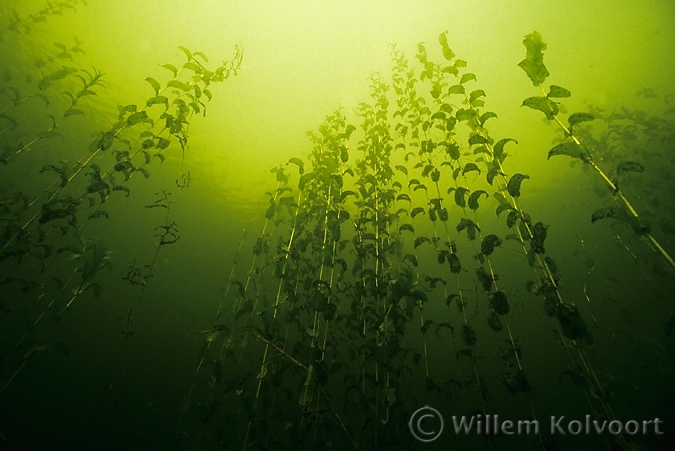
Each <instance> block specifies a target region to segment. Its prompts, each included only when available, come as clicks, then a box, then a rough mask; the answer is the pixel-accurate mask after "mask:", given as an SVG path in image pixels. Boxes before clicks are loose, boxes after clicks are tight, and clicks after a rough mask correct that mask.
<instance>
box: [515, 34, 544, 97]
mask: <svg viewBox="0 0 675 451" xmlns="http://www.w3.org/2000/svg"><path fill="white" fill-rule="evenodd" d="M523 45H524V46H525V48H526V49H527V54H526V55H525V59H524V60H522V61H521V62H520V63H519V64H518V66H520V68H521V69H523V70H524V71H525V73H526V74H527V76H528V77H530V80H532V84H533V85H534V86H538V85H540V84H541V83H543V82H544V81H545V80H546V77H548V76H549V73H548V69H546V66H545V65H544V50H546V44H545V43H544V41H543V40H542V38H541V34H539V32H538V31H535V32H533V33H530V34H528V35H527V36H525V39H523Z"/></svg>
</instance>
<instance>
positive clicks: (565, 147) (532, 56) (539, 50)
mask: <svg viewBox="0 0 675 451" xmlns="http://www.w3.org/2000/svg"><path fill="white" fill-rule="evenodd" d="M523 45H525V47H526V48H527V55H526V57H525V59H524V60H523V61H521V62H520V64H519V66H520V67H521V68H522V69H523V70H524V71H525V73H527V76H528V77H529V78H530V80H531V81H532V84H533V85H534V86H537V87H539V89H540V90H541V92H542V94H543V96H540V97H529V98H527V99H525V100H524V101H523V106H527V107H529V108H532V109H535V110H539V111H541V112H543V113H544V114H545V115H546V119H547V120H550V121H555V122H556V123H557V124H558V125H559V126H560V127H561V128H562V129H563V131H564V132H565V136H566V137H567V138H569V139H568V142H564V143H562V144H558V145H557V146H555V147H553V148H552V149H551V150H549V151H548V158H551V157H552V156H557V155H566V156H569V157H572V158H576V159H579V160H581V161H583V162H584V164H588V165H590V166H591V167H592V168H593V170H594V171H595V172H596V173H597V174H598V175H599V176H600V177H601V178H602V180H604V182H605V183H606V184H607V186H608V187H609V189H610V190H611V192H612V194H613V195H614V197H615V198H616V199H618V200H620V201H621V202H620V203H619V202H618V201H616V202H617V204H618V205H617V206H616V207H606V208H602V209H600V210H598V211H596V212H595V213H593V215H592V217H591V221H592V222H595V221H597V220H600V219H606V218H612V219H615V220H619V221H622V222H624V223H626V224H627V225H629V226H630V227H631V228H632V229H633V231H634V232H635V233H636V234H638V235H640V236H643V237H645V238H646V239H647V240H648V241H649V243H650V245H651V246H652V247H653V248H654V250H655V251H656V252H658V253H659V254H661V256H662V257H663V258H664V259H665V261H666V262H667V264H668V265H669V267H670V270H671V271H673V270H675V261H674V260H673V259H672V257H671V256H670V254H669V253H668V252H667V251H666V250H665V249H664V248H663V247H662V246H661V244H659V242H658V241H657V240H656V239H655V238H654V237H653V236H652V234H651V226H650V225H649V223H648V222H647V221H645V220H644V219H642V217H641V216H640V215H639V214H638V212H637V211H636V210H635V208H634V207H633V205H632V204H631V203H630V202H629V200H628V199H627V198H626V197H625V196H624V194H623V192H622V191H621V189H620V188H619V178H620V177H621V175H622V174H625V173H627V172H643V171H644V167H643V166H642V164H640V163H638V162H636V161H622V162H620V163H618V164H617V166H616V169H615V171H616V176H615V177H614V179H612V178H610V177H609V176H608V175H607V174H606V173H605V172H604V171H603V170H602V169H601V168H600V167H599V166H598V165H597V164H596V163H595V161H594V154H593V151H592V149H590V148H589V147H588V146H584V145H582V143H581V142H580V141H579V139H577V136H576V135H575V134H574V127H575V126H577V125H578V124H581V123H583V122H588V121H592V120H593V119H594V116H593V115H592V114H589V113H584V112H581V113H573V114H571V115H570V116H569V117H568V119H567V122H568V124H569V125H565V124H564V123H563V122H562V121H561V120H560V118H559V117H558V115H559V112H560V108H559V107H558V104H559V102H557V101H556V100H557V99H561V98H566V97H569V96H570V95H571V93H570V91H569V90H567V89H565V88H563V87H561V86H557V85H551V86H550V87H549V92H548V93H547V92H546V90H545V89H544V86H543V83H544V82H545V81H546V78H547V77H548V76H549V72H548V69H546V66H545V65H544V53H543V52H544V50H546V44H545V43H544V41H543V40H542V37H541V35H540V34H539V33H537V32H534V33H531V34H529V35H527V36H526V37H525V39H524V40H523ZM553 99H556V100H553ZM624 207H625V209H624ZM626 210H627V211H626Z"/></svg>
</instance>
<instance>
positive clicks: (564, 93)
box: [546, 85, 572, 98]
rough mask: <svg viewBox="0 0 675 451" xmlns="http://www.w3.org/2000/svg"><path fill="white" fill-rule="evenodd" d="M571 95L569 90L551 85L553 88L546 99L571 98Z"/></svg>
mask: <svg viewBox="0 0 675 451" xmlns="http://www.w3.org/2000/svg"><path fill="white" fill-rule="evenodd" d="M571 95H572V93H571V92H569V91H568V90H567V89H565V88H562V87H560V86H556V85H551V87H550V88H549V91H548V94H546V97H557V98H561V97H569V96H571Z"/></svg>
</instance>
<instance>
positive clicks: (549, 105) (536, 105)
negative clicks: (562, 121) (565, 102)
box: [521, 97, 559, 121]
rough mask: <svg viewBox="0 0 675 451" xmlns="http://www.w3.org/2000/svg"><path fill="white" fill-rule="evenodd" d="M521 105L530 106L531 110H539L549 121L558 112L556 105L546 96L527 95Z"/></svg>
mask: <svg viewBox="0 0 675 451" xmlns="http://www.w3.org/2000/svg"><path fill="white" fill-rule="evenodd" d="M521 106H526V107H528V108H532V109H533V110H539V111H541V112H542V113H544V114H545V115H546V119H548V120H549V121H552V120H553V117H554V116H555V115H556V114H558V111H559V110H558V105H556V103H555V102H553V101H552V100H551V99H549V98H548V97H528V98H527V99H525V100H523V104H522V105H521Z"/></svg>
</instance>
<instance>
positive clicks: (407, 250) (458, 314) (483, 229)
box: [176, 33, 635, 450]
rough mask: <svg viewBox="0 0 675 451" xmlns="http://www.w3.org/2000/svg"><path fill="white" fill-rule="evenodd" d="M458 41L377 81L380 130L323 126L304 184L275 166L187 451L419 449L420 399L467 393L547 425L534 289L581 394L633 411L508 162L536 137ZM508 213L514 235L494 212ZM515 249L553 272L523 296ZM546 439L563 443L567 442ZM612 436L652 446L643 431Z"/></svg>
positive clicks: (182, 435) (365, 108) (187, 434)
mask: <svg viewBox="0 0 675 451" xmlns="http://www.w3.org/2000/svg"><path fill="white" fill-rule="evenodd" d="M439 44H440V47H441V51H442V55H443V57H444V59H445V61H444V63H442V64H437V63H434V62H433V61H432V60H431V58H430V57H429V55H428V54H427V49H426V47H425V46H424V45H423V44H420V45H419V46H418V52H417V55H416V59H417V61H418V62H419V65H420V66H421V69H418V70H419V72H418V75H416V70H415V69H411V68H410V67H408V62H407V60H406V59H405V55H404V54H403V53H402V52H400V51H397V50H396V49H395V48H394V49H393V51H392V59H393V64H394V68H393V77H392V83H391V85H389V84H387V82H386V81H385V80H384V79H383V78H382V77H381V76H380V75H379V74H374V75H373V76H372V77H371V78H370V79H369V83H370V89H371V99H370V102H362V103H360V104H359V105H358V107H357V109H356V115H357V117H358V118H359V120H360V121H361V124H360V127H359V128H358V129H357V128H356V127H355V126H354V125H351V124H349V122H348V121H347V118H346V117H345V116H344V114H343V113H342V111H341V110H339V111H336V112H335V113H334V114H333V115H330V116H327V117H326V120H325V122H324V123H323V124H322V125H321V126H320V127H319V130H318V133H310V134H309V136H310V140H311V142H312V145H313V149H312V152H311V154H310V155H309V159H308V160H307V163H305V160H303V159H301V158H298V157H295V158H291V159H290V160H289V162H288V165H287V166H289V167H291V166H292V167H294V168H296V169H297V174H296V173H295V171H289V170H288V168H285V167H283V166H280V167H277V168H275V169H273V172H274V173H275V174H276V178H277V187H276V189H275V190H274V191H271V192H270V193H268V194H269V202H270V204H269V206H268V207H267V210H266V212H265V224H264V226H263V228H262V232H261V233H260V235H259V236H258V237H257V238H256V242H255V245H254V246H253V262H254V263H252V264H251V266H250V269H249V270H248V272H247V273H246V274H245V277H244V278H243V279H241V280H236V279H232V276H231V278H230V282H229V288H228V289H227V290H226V293H229V296H230V297H229V299H231V300H232V302H233V305H234V312H233V314H232V316H231V317H230V318H226V319H220V318H217V323H216V324H215V325H214V326H213V328H207V329H205V330H204V331H202V332H204V333H205V334H206V339H205V340H204V344H205V346H204V348H203V350H202V352H200V355H199V362H198V364H197V372H196V373H195V378H194V379H193V386H192V387H191V388H190V391H189V393H188V395H187V402H188V403H189V402H191V403H192V404H186V405H185V407H186V409H187V410H188V411H190V412H194V414H195V417H194V421H192V422H189V421H183V422H182V429H181V427H179V435H178V437H177V442H176V449H184V448H185V449H187V448H189V449H209V447H212V446H214V445H215V444H217V443H218V444H220V446H231V447H235V448H242V449H277V448H278V449H301V448H312V449H327V448H328V447H342V448H352V449H364V450H365V449H415V447H416V446H417V442H415V441H414V439H412V438H411V436H410V435H409V431H408V421H409V418H410V417H409V415H410V412H412V411H414V410H415V409H416V408H418V407H419V406H415V405H414V400H415V399H417V398H418V397H420V396H423V395H422V394H421V392H420V388H419V387H423V390H424V392H425V393H433V394H434V396H436V399H437V400H444V399H446V398H453V397H454V396H455V395H459V399H460V406H461V407H460V408H461V409H462V411H463V412H464V413H465V414H467V415H472V414H476V413H481V414H483V415H487V414H489V413H491V412H494V409H495V406H497V405H501V404H499V402H498V401H496V399H501V398H505V397H506V399H511V400H512V401H511V402H512V405H513V409H514V412H517V415H518V416H519V417H520V419H522V420H534V419H538V420H540V421H544V418H545V416H544V412H546V411H547V410H548V409H549V408H550V406H546V405H542V403H541V402H540V400H539V395H540V394H541V388H540V387H538V386H537V385H536V384H535V383H533V382H531V381H532V379H533V377H532V376H533V371H532V370H531V369H530V368H532V367H533V366H534V363H535V362H533V361H532V360H529V359H528V356H529V353H528V346H531V347H532V348H531V349H534V348H535V347H536V346H538V345H540V343H537V342H535V341H530V342H528V341H527V340H526V339H523V337H522V336H527V333H526V330H527V329H530V328H531V327H532V325H531V324H528V325H525V324H524V322H523V318H524V315H525V312H524V310H525V308H526V307H524V305H525V302H526V300H527V298H532V296H533V295H537V296H539V298H540V299H541V300H543V303H540V304H539V306H538V307H537V310H541V311H543V312H542V313H544V316H549V317H550V318H551V321H552V323H553V325H554V332H555V336H554V337H551V338H550V340H549V341H550V342H551V344H552V345H553V346H557V343H560V345H561V346H562V348H563V351H562V352H563V355H564V356H565V360H566V362H563V363H562V364H561V368H560V374H561V376H560V377H561V378H562V377H563V376H569V378H570V379H571V380H572V381H573V382H574V385H575V386H576V387H579V388H580V390H575V389H574V388H573V389H572V391H571V392H570V393H569V396H570V397H572V398H575V399H577V398H578V400H579V401H582V400H585V401H584V402H585V403H587V405H588V408H589V413H590V414H591V417H592V418H593V419H595V420H597V421H603V420H613V419H616V415H615V414H614V411H613V408H612V406H611V405H610V402H611V401H612V400H613V397H614V390H613V389H612V388H611V387H610V386H609V385H608V382H607V379H606V377H604V376H603V375H602V374H601V373H600V372H598V371H596V370H595V366H596V365H594V364H593V363H592V361H591V360H592V357H591V356H589V354H588V352H587V351H588V349H589V346H590V345H592V344H593V343H594V342H595V337H594V335H593V334H592V333H591V330H590V328H589V327H587V326H586V322H585V321H584V319H583V317H582V315H583V312H581V311H580V310H579V309H578V308H577V306H576V304H575V303H574V302H571V301H569V300H566V296H564V295H563V293H562V292H561V284H562V277H561V275H560V273H561V268H559V266H558V264H557V263H556V261H555V260H554V259H553V258H552V257H551V256H550V255H548V253H547V249H546V247H547V239H548V236H549V234H554V233H555V230H549V226H547V225H546V224H544V223H543V222H541V221H540V222H536V221H535V220H534V219H533V217H532V216H531V214H530V213H528V212H526V210H525V208H524V206H523V203H526V202H527V183H528V182H527V180H528V179H530V177H529V175H527V174H522V173H518V172H515V173H511V172H510V171H509V170H508V169H509V168H508V165H509V164H510V163H508V161H510V160H508V156H509V153H508V152H507V145H509V146H513V147H515V145H516V144H517V141H516V140H515V138H508V137H507V138H502V139H499V140H497V139H495V138H493V137H492V136H491V135H490V133H489V131H488V128H487V126H486V123H487V122H488V121H489V120H495V119H496V117H497V115H496V113H494V112H491V111H487V110H485V109H484V106H485V98H486V96H487V95H486V93H485V92H484V91H483V90H481V89H471V88H470V86H471V85H472V83H474V82H476V78H477V77H476V76H475V75H474V74H472V73H468V72H465V71H464V68H465V67H466V64H467V63H466V62H464V61H462V60H459V59H456V58H455V55H454V53H453V52H452V50H451V49H450V47H449V46H448V41H447V36H446V33H443V34H441V36H440V37H439ZM392 98H393V100H392ZM392 105H395V107H394V108H392ZM353 136H357V137H358V138H356V141H357V144H356V146H355V149H354V150H352V149H351V146H350V144H349V143H350V141H351V140H353V139H354V138H353ZM510 148H512V147H509V149H510ZM523 198H525V201H523V200H522V199H523ZM490 203H492V204H493V207H496V216H497V218H498V219H499V220H500V221H499V222H500V225H496V224H495V222H494V219H492V218H491V216H492V215H485V214H484V213H485V212H487V211H488V210H489V209H490V208H491V207H490V205H489V204H490ZM270 223H272V224H274V226H273V227H271V228H270V227H269V225H270ZM504 225H505V226H506V227H504ZM509 252H510V253H511V254H510V255H509V254H508V253H509ZM512 255H521V256H522V259H521V260H522V262H523V263H524V264H526V265H527V266H529V267H530V268H531V271H532V274H533V275H534V280H532V281H529V282H526V281H524V280H522V281H519V282H518V283H519V285H523V287H521V289H520V290H519V289H514V288H513V283H512V282H513V281H511V280H509V279H508V278H504V277H503V276H502V277H501V278H500V274H501V275H503V274H510V273H511V271H510V270H509V268H508V266H513V265H514V264H516V263H514V262H513V260H514V258H513V256H512ZM527 266H525V268H527ZM522 288H526V290H522ZM521 310H522V311H521ZM483 318H485V319H483ZM531 320H533V319H532V318H530V319H529V320H528V321H531ZM489 331H492V332H489ZM491 333H494V334H496V336H495V338H492V337H490V336H489V334H491ZM218 337H221V338H222V345H221V346H220V347H214V346H211V343H212V342H213V341H214V340H215V339H216V338H218ZM434 338H435V339H434ZM542 340H543V338H542ZM218 348H220V349H218ZM214 349H216V351H213V350H214ZM449 350H450V351H449ZM209 353H210V354H211V356H210V357H208V354H209ZM453 354H454V355H453ZM209 360H210V361H211V362H212V363H211V364H208V363H205V362H208V361H209ZM422 365H423V366H422ZM420 366H422V367H421V368H420ZM227 368H231V369H232V371H231V372H230V373H228V372H227V371H226V369H227ZM200 372H201V374H200ZM534 379H536V378H534ZM195 384H196V385H195ZM566 395H567V393H566ZM200 399H201V402H200V401H199V400H200ZM438 402H441V401H438ZM454 408H455V409H457V408H458V406H457V405H455V406H454ZM184 419H185V418H184ZM225 430H227V432H226V433H225V432H223V431H225ZM532 438H533V439H534V440H533V442H532V443H531V444H532V445H535V446H536V447H541V448H543V449H553V447H554V446H555V443H554V442H553V438H552V437H551V436H550V435H549V434H548V432H547V431H542V433H541V434H540V435H538V436H536V437H532ZM496 440H498V439H496ZM610 442H612V443H610ZM614 442H615V443H614ZM189 443H192V445H189ZM607 444H608V445H609V446H616V447H619V448H621V449H633V448H632V447H634V446H635V444H634V443H633V442H629V441H628V438H627V437H626V436H624V435H617V436H616V437H612V438H611V439H607ZM488 446H490V445H488ZM494 446H495V447H497V446H499V443H497V441H495V442H494Z"/></svg>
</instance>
